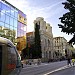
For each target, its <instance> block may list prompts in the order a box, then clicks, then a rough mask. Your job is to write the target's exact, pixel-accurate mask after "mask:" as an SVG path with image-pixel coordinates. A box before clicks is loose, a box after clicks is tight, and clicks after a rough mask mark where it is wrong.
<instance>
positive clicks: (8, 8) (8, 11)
mask: <svg viewBox="0 0 75 75" xmlns="http://www.w3.org/2000/svg"><path fill="white" fill-rule="evenodd" d="M6 14H7V15H10V7H9V6H7V7H6Z"/></svg>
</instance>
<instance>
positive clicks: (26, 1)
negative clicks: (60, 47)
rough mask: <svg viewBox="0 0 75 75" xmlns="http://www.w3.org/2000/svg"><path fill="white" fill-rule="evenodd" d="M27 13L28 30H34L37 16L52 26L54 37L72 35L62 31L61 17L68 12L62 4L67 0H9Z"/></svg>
mask: <svg viewBox="0 0 75 75" xmlns="http://www.w3.org/2000/svg"><path fill="white" fill-rule="evenodd" d="M7 1H8V2H10V3H11V4H13V5H14V6H16V7H17V8H18V9H20V10H21V11H23V12H24V13H25V14H26V15H27V32H30V31H33V29H34V24H33V22H34V20H35V19H36V17H43V18H44V20H45V21H46V22H47V23H50V25H51V26H52V33H53V36H54V37H58V36H62V37H65V38H66V39H67V40H70V38H72V36H71V35H67V34H66V33H63V32H61V29H59V27H58V24H59V23H60V20H59V18H60V17H61V16H62V15H63V14H65V12H67V10H65V9H64V6H63V5H62V2H65V1H66V0H7Z"/></svg>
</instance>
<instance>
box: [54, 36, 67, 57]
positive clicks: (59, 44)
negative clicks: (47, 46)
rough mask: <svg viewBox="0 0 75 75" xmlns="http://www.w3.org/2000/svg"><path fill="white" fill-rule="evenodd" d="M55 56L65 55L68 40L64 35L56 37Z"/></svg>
mask: <svg viewBox="0 0 75 75" xmlns="http://www.w3.org/2000/svg"><path fill="white" fill-rule="evenodd" d="M53 41H54V50H55V57H56V58H61V57H62V56H63V57H65V50H67V40H66V39H65V38H64V37H54V39H53Z"/></svg>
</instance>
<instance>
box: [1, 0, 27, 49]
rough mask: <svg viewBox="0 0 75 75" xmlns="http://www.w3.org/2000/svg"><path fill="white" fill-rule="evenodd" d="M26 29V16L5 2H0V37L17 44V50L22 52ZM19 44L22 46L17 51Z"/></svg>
mask: <svg viewBox="0 0 75 75" xmlns="http://www.w3.org/2000/svg"><path fill="white" fill-rule="evenodd" d="M26 27H27V19H26V15H25V14H24V13H23V12H22V11H20V10H19V9H17V8H16V7H14V6H13V5H11V4H10V3H8V2H7V1H6V0H1V1H0V37H5V38H8V39H10V40H11V41H12V42H13V43H14V44H17V48H18V50H22V49H23V48H24V46H25V42H26V38H25V37H26ZM21 42H22V44H24V45H23V47H22V48H21V49H19V47H20V45H21ZM21 46H22V45H21Z"/></svg>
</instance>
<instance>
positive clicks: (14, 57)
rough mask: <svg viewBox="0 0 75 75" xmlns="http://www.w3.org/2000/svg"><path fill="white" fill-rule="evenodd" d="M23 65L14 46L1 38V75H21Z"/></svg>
mask: <svg viewBox="0 0 75 75" xmlns="http://www.w3.org/2000/svg"><path fill="white" fill-rule="evenodd" d="M21 68H22V65H21V60H20V57H19V54H18V51H17V49H16V47H15V46H14V44H13V43H12V42H11V41H10V40H8V39H6V38H3V37H0V75H19V73H20V71H21Z"/></svg>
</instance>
